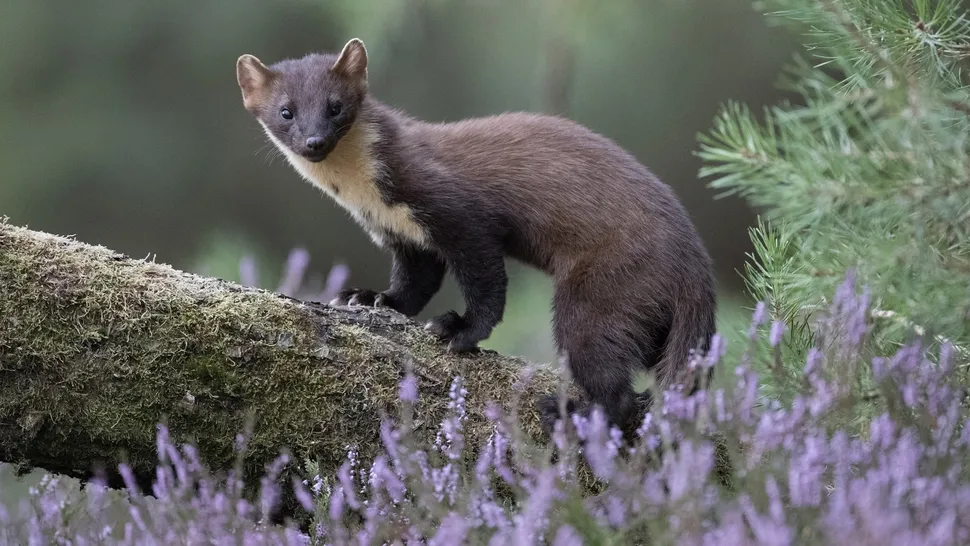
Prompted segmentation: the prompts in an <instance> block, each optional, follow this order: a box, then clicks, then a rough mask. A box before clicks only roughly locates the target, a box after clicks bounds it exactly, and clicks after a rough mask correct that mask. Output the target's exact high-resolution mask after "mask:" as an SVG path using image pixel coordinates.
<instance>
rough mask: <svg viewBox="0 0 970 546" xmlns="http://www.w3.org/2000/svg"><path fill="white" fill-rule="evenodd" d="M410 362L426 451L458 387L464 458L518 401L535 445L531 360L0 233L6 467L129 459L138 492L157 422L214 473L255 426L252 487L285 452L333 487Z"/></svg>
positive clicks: (16, 232)
mask: <svg viewBox="0 0 970 546" xmlns="http://www.w3.org/2000/svg"><path fill="white" fill-rule="evenodd" d="M409 362H410V363H411V364H412V365H413V368H414V370H415V373H416V375H417V376H418V378H419V387H420V390H421V401H420V404H419V406H418V408H417V413H416V417H417V419H418V420H419V426H418V428H417V432H419V434H423V435H425V437H426V438H431V437H433V435H434V433H435V432H436V427H437V425H438V423H440V421H441V419H442V418H443V417H444V415H445V412H446V408H447V403H448V400H449V398H448V388H449V385H450V383H451V380H452V378H453V377H454V376H455V375H456V374H460V375H461V376H462V377H463V379H464V386H465V388H467V390H468V393H469V394H468V406H467V407H468V421H467V424H466V431H467V435H468V441H470V442H471V443H472V445H480V443H481V442H482V441H483V440H484V439H485V438H486V437H487V435H488V434H489V433H490V431H491V428H490V426H489V423H488V421H487V419H486V418H485V416H484V409H485V405H486V404H487V403H488V402H490V401H495V402H498V403H499V404H500V405H502V406H504V407H505V409H507V410H509V409H512V408H511V407H510V404H511V403H512V402H513V401H514V400H515V399H516V398H517V397H521V404H520V405H519V407H518V412H519V419H520V424H521V426H522V427H523V429H524V431H525V432H526V433H528V434H530V435H533V437H537V438H538V437H540V435H541V432H540V430H541V429H540V425H539V421H538V414H537V412H536V411H535V409H534V401H535V400H536V397H537V396H538V395H540V394H543V393H547V392H552V391H554V390H555V389H556V384H557V383H556V382H557V380H558V379H557V375H556V374H555V373H554V372H553V371H552V370H550V369H549V368H542V367H540V368H538V369H536V371H535V373H534V374H533V375H532V378H531V380H530V381H529V382H528V383H527V384H526V385H525V386H524V387H523V388H522V390H521V392H517V391H516V387H515V385H516V384H517V382H518V381H519V380H520V377H521V371H522V369H523V367H524V365H526V363H525V362H524V361H522V360H519V359H515V358H509V357H505V356H502V355H499V354H496V353H494V352H489V351H485V352H483V353H481V354H478V355H463V356H455V355H450V354H447V353H446V352H444V348H443V347H442V346H441V345H440V344H438V343H436V342H435V341H434V340H433V339H432V338H431V337H430V336H429V335H427V334H426V333H425V332H424V331H423V330H422V328H421V327H420V325H418V324H416V323H414V322H412V321H409V320H407V319H406V318H405V317H403V316H401V315H399V314H397V313H394V312H393V311H389V310H383V309H382V310H375V309H361V308H357V309H352V308H334V307H329V306H326V305H321V304H316V303H308V302H301V301H297V300H293V299H290V298H286V297H284V296H280V295H278V294H274V293H271V292H267V291H264V290H258V289H252V288H244V287H241V286H239V285H236V284H233V283H229V282H226V281H222V280H218V279H213V278H206V277H201V276H197V275H192V274H188V273H185V272H181V271H178V270H175V269H173V268H171V267H169V266H166V265H162V264H158V263H154V262H148V261H144V260H135V259H131V258H128V257H126V256H124V255H121V254H118V253H116V252H113V251H111V250H108V249H106V248H103V247H98V246H91V245H87V244H83V243H80V242H77V241H75V240H73V239H69V238H65V237H58V236H54V235H50V234H46V233H40V232H36V231H31V230H28V229H24V228H20V227H16V226H12V225H10V224H8V223H7V222H6V221H5V220H0V460H3V461H8V462H15V463H24V464H26V465H27V466H28V467H29V466H37V467H41V468H45V469H47V470H50V471H55V472H60V473H64V474H67V475H71V476H77V477H82V478H83V477H88V476H90V473H91V472H92V471H93V470H94V469H96V468H99V467H103V468H106V469H111V468H115V467H116V465H117V463H118V462H120V461H122V460H125V461H128V462H129V464H130V465H131V466H132V467H133V469H134V471H135V473H136V475H138V476H141V477H142V478H147V477H150V476H151V475H152V473H153V472H154V468H155V464H156V463H157V454H156V449H155V432H156V428H155V425H156V424H157V423H159V422H165V423H166V424H167V425H168V426H169V428H170V431H171V435H172V440H173V441H176V442H182V441H193V442H194V443H195V444H196V445H197V447H198V448H199V450H200V454H201V457H202V460H203V462H204V463H205V464H207V465H209V466H210V468H216V469H218V468H229V467H230V466H231V464H232V461H233V442H234V438H235V435H236V434H237V433H238V432H240V431H241V430H242V429H243V427H244V424H245V422H246V418H247V416H248V415H252V416H254V417H255V428H254V430H253V433H252V437H251V439H250V441H249V446H248V452H247V453H248V458H247V467H246V468H247V471H248V472H254V473H261V472H262V471H263V469H264V465H265V464H267V463H268V462H269V461H270V460H271V459H273V458H274V457H276V456H277V455H278V454H279V453H280V450H281V449H284V448H285V449H288V450H290V452H291V453H292V454H293V455H294V458H295V459H296V460H298V461H300V460H305V459H311V460H312V459H316V460H318V461H319V463H320V471H321V473H322V474H326V475H332V474H333V473H334V472H335V471H336V469H337V468H338V466H339V465H340V463H341V462H342V461H343V459H344V457H345V454H346V447H347V446H348V445H355V446H356V447H357V448H358V450H359V452H360V454H361V455H362V456H363V457H368V456H369V455H372V454H374V453H375V450H376V449H377V448H378V446H379V424H380V419H381V416H382V415H383V414H385V412H386V413H390V414H395V413H396V404H397V394H398V382H399V381H400V379H401V378H402V377H403V375H404V371H405V367H406V365H407V363H409ZM422 424H423V425H422Z"/></svg>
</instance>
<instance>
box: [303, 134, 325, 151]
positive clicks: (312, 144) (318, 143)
mask: <svg viewBox="0 0 970 546" xmlns="http://www.w3.org/2000/svg"><path fill="white" fill-rule="evenodd" d="M306 147H307V148H309V149H311V150H313V151H317V150H319V149H320V148H323V137H318V136H312V137H310V138H308V139H306Z"/></svg>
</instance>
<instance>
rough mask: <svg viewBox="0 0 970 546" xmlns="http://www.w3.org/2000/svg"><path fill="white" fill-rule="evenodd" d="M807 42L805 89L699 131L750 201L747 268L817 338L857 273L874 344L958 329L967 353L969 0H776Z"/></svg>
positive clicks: (806, 337)
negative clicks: (842, 287)
mask: <svg viewBox="0 0 970 546" xmlns="http://www.w3.org/2000/svg"><path fill="white" fill-rule="evenodd" d="M757 6H758V7H759V9H762V10H764V11H765V12H767V15H768V17H769V18H770V20H772V21H778V22H781V23H782V24H785V25H789V26H791V27H793V28H794V30H796V31H797V32H800V33H801V34H802V35H803V36H804V38H805V40H804V41H805V42H806V52H807V53H808V54H809V55H808V56H807V57H804V58H802V57H800V58H798V59H796V62H795V63H793V65H792V67H791V68H790V70H788V71H787V73H786V78H785V79H784V84H785V88H786V89H787V90H788V91H791V92H792V93H794V94H795V95H796V96H797V100H793V101H792V102H791V103H784V104H781V105H778V106H775V107H771V108H767V109H766V110H765V111H764V113H763V117H761V119H758V117H756V116H755V114H754V113H752V112H751V111H750V110H749V109H748V108H746V107H744V106H743V105H739V104H736V103H730V104H728V105H726V106H725V107H724V108H723V109H722V111H721V112H720V113H719V115H718V117H717V119H716V121H715V123H714V127H713V129H712V130H711V131H710V132H708V133H707V134H704V135H701V137H700V140H701V148H700V151H699V152H698V154H699V155H700V157H701V158H702V159H703V160H704V162H705V165H704V167H703V168H702V171H701V175H702V176H705V177H711V182H710V184H711V186H712V187H713V188H716V189H718V190H722V191H723V193H724V194H734V195H739V196H742V197H743V198H745V199H747V200H748V201H749V203H750V204H751V205H753V206H754V207H756V209H757V210H758V212H759V214H762V215H763V217H762V219H761V221H760V222H759V225H758V227H757V228H755V229H753V230H752V231H751V236H752V241H753V244H754V253H753V255H752V256H751V258H752V259H751V261H750V262H749V264H748V266H747V271H746V272H745V279H746V282H747V283H748V286H749V289H750V290H751V292H752V295H753V296H754V298H755V299H756V300H758V301H765V302H768V310H769V312H770V313H772V315H773V318H778V319H782V320H784V321H786V322H787V323H788V324H789V325H790V326H792V329H791V330H790V332H791V334H790V335H789V338H790V339H789V340H788V344H787V347H789V348H790V349H791V348H794V349H795V350H798V351H799V352H802V351H804V349H805V348H807V347H808V346H810V345H811V344H813V343H817V342H820V340H818V339H813V336H812V334H811V332H812V331H813V330H814V328H813V326H814V320H815V319H814V318H813V317H814V316H815V315H816V311H817V310H818V309H821V308H824V307H826V306H827V305H828V302H827V301H826V300H825V296H826V295H830V294H832V293H833V290H834V288H835V286H836V285H838V284H839V283H840V282H841V281H842V280H843V278H844V277H843V275H844V274H845V272H846V271H847V270H852V271H854V272H855V275H856V278H857V279H858V280H859V282H860V283H861V284H864V285H866V286H868V287H869V289H870V293H871V297H872V298H873V307H872V309H871V311H870V312H871V314H872V317H871V318H874V319H875V320H876V321H877V326H878V327H877V328H875V329H874V330H873V331H872V332H871V333H870V339H869V342H870V347H872V345H871V344H876V345H878V346H879V347H880V350H889V349H891V348H894V347H898V346H899V345H900V344H902V343H905V342H907V341H909V340H911V339H912V338H914V337H921V338H923V341H924V345H925V346H926V347H930V346H940V344H942V343H943V342H945V341H950V342H952V343H953V345H954V347H955V357H956V358H957V360H958V362H959V363H960V365H959V369H962V370H963V372H964V373H963V376H964V378H966V376H967V374H966V368H967V364H968V362H970V328H968V326H967V325H968V323H970V155H968V150H970V148H968V139H970V89H968V86H967V84H968V82H970V76H968V74H967V70H968V69H970V21H968V18H967V17H968V16H967V13H966V10H965V8H964V7H963V6H962V5H961V2H960V1H959V0H766V1H764V2H760V3H759V4H757Z"/></svg>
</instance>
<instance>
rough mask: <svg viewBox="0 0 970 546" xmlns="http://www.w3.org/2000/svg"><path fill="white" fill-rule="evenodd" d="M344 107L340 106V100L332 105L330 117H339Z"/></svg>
mask: <svg viewBox="0 0 970 546" xmlns="http://www.w3.org/2000/svg"><path fill="white" fill-rule="evenodd" d="M343 107H344V105H343V104H340V101H339V100H335V101H333V102H331V103H330V115H331V116H339V115H340V112H341V111H342V110H343Z"/></svg>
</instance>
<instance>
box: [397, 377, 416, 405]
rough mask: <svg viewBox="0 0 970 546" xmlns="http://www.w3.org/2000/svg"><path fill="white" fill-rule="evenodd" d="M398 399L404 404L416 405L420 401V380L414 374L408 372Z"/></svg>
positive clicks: (402, 382) (401, 385)
mask: <svg viewBox="0 0 970 546" xmlns="http://www.w3.org/2000/svg"><path fill="white" fill-rule="evenodd" d="M398 397H399V398H400V399H401V400H402V401H404V402H410V403H412V404H413V403H415V402H417V401H418V379H417V378H416V377H415V376H414V374H413V373H411V372H408V373H407V375H405V376H404V379H403V380H402V381H401V384H400V389H399V395H398Z"/></svg>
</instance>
